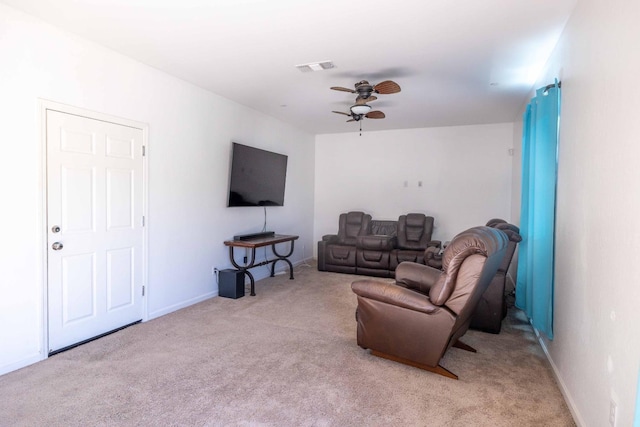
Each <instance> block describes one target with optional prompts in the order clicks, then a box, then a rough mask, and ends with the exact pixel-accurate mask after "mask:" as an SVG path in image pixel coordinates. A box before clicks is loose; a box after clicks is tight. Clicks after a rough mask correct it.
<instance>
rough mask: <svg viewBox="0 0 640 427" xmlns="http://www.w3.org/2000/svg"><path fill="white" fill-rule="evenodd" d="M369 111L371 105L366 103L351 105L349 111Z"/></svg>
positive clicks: (363, 112)
mask: <svg viewBox="0 0 640 427" xmlns="http://www.w3.org/2000/svg"><path fill="white" fill-rule="evenodd" d="M369 111H371V106H370V105H367V104H361V105H353V106H351V112H352V113H353V114H358V115H361V114H367V113H368V112H369Z"/></svg>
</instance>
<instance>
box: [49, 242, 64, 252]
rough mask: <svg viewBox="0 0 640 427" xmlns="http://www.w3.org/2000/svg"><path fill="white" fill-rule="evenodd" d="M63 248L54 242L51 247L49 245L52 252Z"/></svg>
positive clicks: (60, 244)
mask: <svg viewBox="0 0 640 427" xmlns="http://www.w3.org/2000/svg"><path fill="white" fill-rule="evenodd" d="M63 247H64V246H63V245H62V243H60V242H54V243H53V245H51V249H53V250H54V251H59V250H60V249H62V248H63Z"/></svg>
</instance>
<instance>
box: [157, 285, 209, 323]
mask: <svg viewBox="0 0 640 427" xmlns="http://www.w3.org/2000/svg"><path fill="white" fill-rule="evenodd" d="M217 296H218V291H215V292H208V293H206V294H204V295H200V296H198V297H195V298H191V299H189V300H186V301H182V302H179V303H177V304H173V305H170V306H169V307H165V308H163V309H161V310H156V311H154V312H151V313H149V316H148V318H147V320H151V319H155V318H157V317H160V316H164V315H165V314H169V313H173V312H174V311H178V310H180V309H181V308H186V307H189V306H190V305H193V304H197V303H199V302H202V301H205V300H208V299H209V298H213V297H217Z"/></svg>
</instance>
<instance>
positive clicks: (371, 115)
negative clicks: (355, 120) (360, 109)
mask: <svg viewBox="0 0 640 427" xmlns="http://www.w3.org/2000/svg"><path fill="white" fill-rule="evenodd" d="M364 116H365V117H366V118H367V119H384V118H385V117H386V116H385V115H384V113H383V112H382V111H377V110H376V111H369V112H368V113H367V114H365V115H364Z"/></svg>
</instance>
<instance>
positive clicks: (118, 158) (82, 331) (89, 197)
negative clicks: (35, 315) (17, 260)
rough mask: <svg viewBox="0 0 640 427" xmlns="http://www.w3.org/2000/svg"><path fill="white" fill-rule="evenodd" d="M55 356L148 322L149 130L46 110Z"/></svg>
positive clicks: (50, 296)
mask: <svg viewBox="0 0 640 427" xmlns="http://www.w3.org/2000/svg"><path fill="white" fill-rule="evenodd" d="M46 138H47V224H48V230H47V233H48V239H47V241H48V242H47V244H48V250H47V265H48V271H47V274H48V296H47V297H48V341H49V352H52V351H56V350H59V349H62V348H65V347H68V346H70V345H73V344H76V343H78V342H81V341H84V340H87V339H90V338H93V337H95V336H98V335H101V334H103V333H106V332H109V331H112V330H114V329H117V328H119V327H122V326H125V325H128V324H130V323H134V322H136V321H138V320H141V319H142V317H143V303H142V302H143V300H142V298H143V283H142V280H143V244H144V235H143V221H144V219H143V212H142V209H143V187H142V186H143V158H142V156H143V152H142V150H143V146H142V144H143V131H142V130H141V129H137V128H134V127H129V126H123V125H119V124H114V123H110V122H107V121H101V120H96V119H91V118H87V117H82V116H78V115H73V114H67V113H62V112H59V111H53V110H47V114H46Z"/></svg>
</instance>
